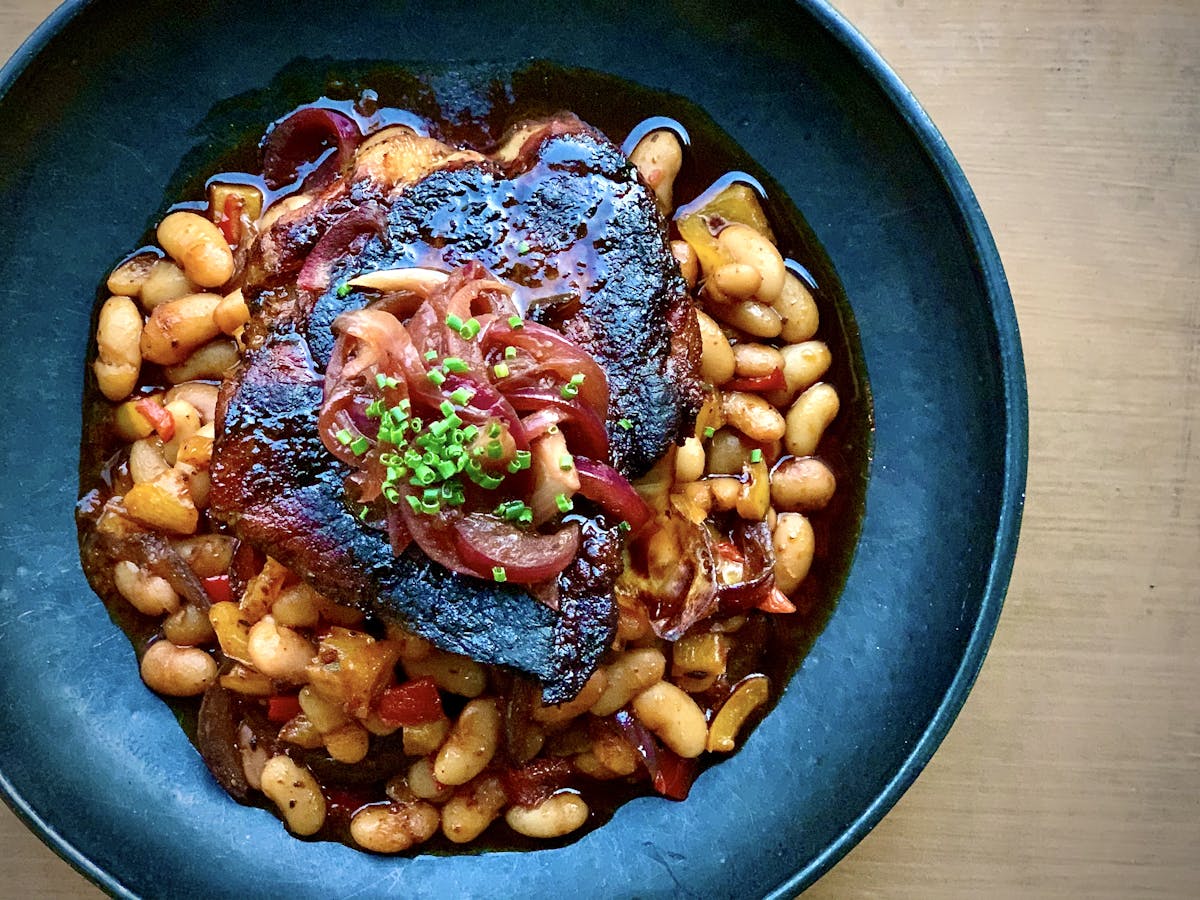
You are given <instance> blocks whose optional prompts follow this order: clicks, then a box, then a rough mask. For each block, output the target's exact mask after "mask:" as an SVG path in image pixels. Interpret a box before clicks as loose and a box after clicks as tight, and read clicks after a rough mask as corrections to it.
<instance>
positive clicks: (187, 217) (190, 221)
mask: <svg viewBox="0 0 1200 900" xmlns="http://www.w3.org/2000/svg"><path fill="white" fill-rule="evenodd" d="M158 242H159V244H161V245H162V248H163V249H164V250H166V251H167V253H169V254H170V255H171V257H172V258H173V259H174V260H175V261H176V262H177V263H179V264H180V265H181V266H182V267H183V271H184V272H185V273H186V274H187V276H188V278H190V279H191V280H192V281H194V282H195V283H196V284H198V285H200V286H201V287H210V288H211V287H219V286H220V285H222V284H224V283H225V282H227V281H228V280H229V279H230V278H232V277H233V252H232V251H231V250H230V249H229V245H228V244H227V243H225V236H224V235H223V234H222V233H221V229H219V228H218V227H217V226H216V225H214V224H213V223H212V222H210V221H209V220H208V219H206V218H204V216H201V215H198V214H196V213H194V212H173V213H171V214H170V215H168V216H167V217H166V218H165V219H163V220H162V222H161V223H160V224H159V226H158Z"/></svg>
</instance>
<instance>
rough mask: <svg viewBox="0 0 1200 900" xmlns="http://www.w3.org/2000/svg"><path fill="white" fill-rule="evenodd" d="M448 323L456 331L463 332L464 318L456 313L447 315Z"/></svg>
mask: <svg viewBox="0 0 1200 900" xmlns="http://www.w3.org/2000/svg"><path fill="white" fill-rule="evenodd" d="M446 325H447V326H448V327H449V328H451V329H452V330H454V331H458V332H461V331H462V327H463V320H462V319H460V318H459V317H458V316H456V315H455V314H454V313H450V315H448V316H446Z"/></svg>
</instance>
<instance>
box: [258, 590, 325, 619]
mask: <svg viewBox="0 0 1200 900" xmlns="http://www.w3.org/2000/svg"><path fill="white" fill-rule="evenodd" d="M324 599H325V598H323V597H322V596H321V595H320V594H318V593H317V592H316V591H315V590H314V589H313V588H311V587H309V586H308V585H307V584H305V583H304V582H303V581H299V582H297V583H296V584H293V585H290V586H289V587H286V588H284V589H283V590H282V591H281V592H280V594H279V596H278V597H277V598H276V599H275V602H274V603H273V604H272V605H271V615H273V616H274V617H275V621H276V622H278V623H279V624H280V625H286V626H287V627H289V628H315V627H316V625H317V623H318V622H319V621H320V619H321V608H322V606H323V601H324Z"/></svg>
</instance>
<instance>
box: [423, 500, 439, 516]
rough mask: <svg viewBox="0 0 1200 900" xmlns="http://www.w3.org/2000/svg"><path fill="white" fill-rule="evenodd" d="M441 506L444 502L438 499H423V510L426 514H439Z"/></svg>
mask: <svg viewBox="0 0 1200 900" xmlns="http://www.w3.org/2000/svg"><path fill="white" fill-rule="evenodd" d="M441 508H442V504H441V502H440V501H438V500H434V501H433V502H432V503H427V502H425V501H424V500H422V501H421V512H423V513H425V514H426V515H429V516H433V515H437V513H438V511H439V510H441Z"/></svg>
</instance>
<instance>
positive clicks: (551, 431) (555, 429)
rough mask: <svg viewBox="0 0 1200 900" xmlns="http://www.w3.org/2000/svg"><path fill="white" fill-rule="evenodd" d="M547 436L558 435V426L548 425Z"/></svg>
mask: <svg viewBox="0 0 1200 900" xmlns="http://www.w3.org/2000/svg"><path fill="white" fill-rule="evenodd" d="M546 434H558V426H557V425H547V426H546Z"/></svg>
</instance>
